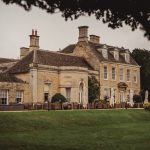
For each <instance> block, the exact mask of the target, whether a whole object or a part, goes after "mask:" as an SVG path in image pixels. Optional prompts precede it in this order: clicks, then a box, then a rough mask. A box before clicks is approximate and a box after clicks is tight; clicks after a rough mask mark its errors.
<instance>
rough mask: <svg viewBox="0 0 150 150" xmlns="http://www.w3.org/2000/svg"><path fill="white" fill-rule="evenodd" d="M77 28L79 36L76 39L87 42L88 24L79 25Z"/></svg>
mask: <svg viewBox="0 0 150 150" xmlns="http://www.w3.org/2000/svg"><path fill="white" fill-rule="evenodd" d="M78 29H79V38H78V41H79V42H80V41H85V42H88V26H80V27H78Z"/></svg>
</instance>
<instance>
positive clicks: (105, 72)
mask: <svg viewBox="0 0 150 150" xmlns="http://www.w3.org/2000/svg"><path fill="white" fill-rule="evenodd" d="M107 78H108V71H107V66H104V79H107Z"/></svg>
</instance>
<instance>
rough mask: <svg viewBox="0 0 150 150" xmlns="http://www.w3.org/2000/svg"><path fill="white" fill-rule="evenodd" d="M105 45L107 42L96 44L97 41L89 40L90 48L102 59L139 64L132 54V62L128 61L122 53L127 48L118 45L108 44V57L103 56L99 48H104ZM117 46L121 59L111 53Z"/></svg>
mask: <svg viewBox="0 0 150 150" xmlns="http://www.w3.org/2000/svg"><path fill="white" fill-rule="evenodd" d="M104 45H106V44H95V43H92V42H89V46H90V48H91V49H92V51H93V52H94V53H95V54H96V56H97V57H98V59H99V60H100V61H108V62H116V63H124V64H132V65H138V64H137V63H136V62H135V60H134V59H133V58H132V57H131V55H130V62H129V63H128V62H126V61H125V59H124V58H123V56H122V55H121V54H120V53H121V52H125V49H123V48H118V47H112V46H109V45H106V46H107V49H108V59H106V58H104V57H103V56H102V53H101V52H99V51H98V50H97V49H98V48H102V47H103V46H104ZM115 48H117V50H118V51H119V60H116V59H115V58H114V56H113V54H112V53H110V51H111V50H114V49H115Z"/></svg>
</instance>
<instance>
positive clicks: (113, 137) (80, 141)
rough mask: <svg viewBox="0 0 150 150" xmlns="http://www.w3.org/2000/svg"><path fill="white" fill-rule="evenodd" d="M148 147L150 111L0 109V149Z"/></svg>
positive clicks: (118, 149) (140, 149) (148, 149)
mask: <svg viewBox="0 0 150 150" xmlns="http://www.w3.org/2000/svg"><path fill="white" fill-rule="evenodd" d="M6 149H8V150H130V149H132V150H150V111H145V110H85V111H80V110H79V111H49V112H0V150H6Z"/></svg>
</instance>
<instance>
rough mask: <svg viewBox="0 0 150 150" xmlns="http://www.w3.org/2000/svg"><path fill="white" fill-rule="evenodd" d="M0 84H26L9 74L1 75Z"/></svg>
mask: <svg viewBox="0 0 150 150" xmlns="http://www.w3.org/2000/svg"><path fill="white" fill-rule="evenodd" d="M0 82H17V83H24V81H22V80H21V79H18V78H16V77H15V76H14V75H12V74H9V73H0Z"/></svg>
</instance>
